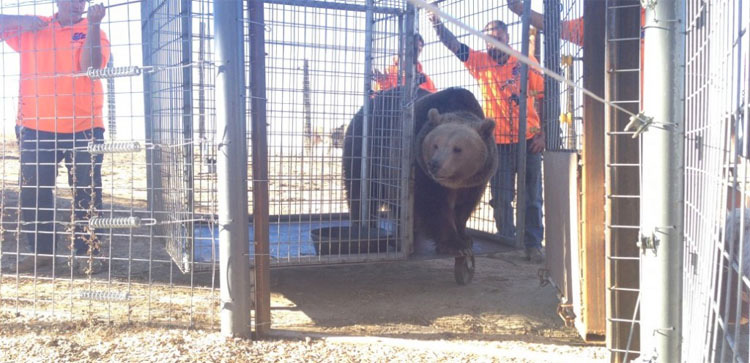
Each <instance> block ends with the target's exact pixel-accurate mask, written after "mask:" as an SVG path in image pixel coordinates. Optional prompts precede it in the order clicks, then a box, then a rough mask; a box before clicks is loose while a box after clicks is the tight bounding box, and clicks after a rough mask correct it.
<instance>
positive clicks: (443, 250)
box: [435, 244, 459, 256]
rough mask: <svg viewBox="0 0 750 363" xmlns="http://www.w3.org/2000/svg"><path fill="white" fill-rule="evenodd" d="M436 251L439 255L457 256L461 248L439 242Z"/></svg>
mask: <svg viewBox="0 0 750 363" xmlns="http://www.w3.org/2000/svg"><path fill="white" fill-rule="evenodd" d="M435 251H436V252H437V254H438V255H450V256H455V255H458V254H459V250H458V249H457V248H454V247H451V246H446V245H444V244H438V245H437V246H436V247H435Z"/></svg>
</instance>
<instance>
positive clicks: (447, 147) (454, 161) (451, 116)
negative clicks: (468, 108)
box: [419, 108, 497, 189]
mask: <svg viewBox="0 0 750 363" xmlns="http://www.w3.org/2000/svg"><path fill="white" fill-rule="evenodd" d="M427 117H428V124H427V126H428V127H429V131H427V133H426V135H424V138H423V139H422V145H421V150H420V151H421V153H420V154H421V155H420V156H419V157H420V159H421V160H419V163H420V165H421V166H422V168H423V169H424V171H425V173H427V174H428V175H429V176H430V177H431V178H432V179H434V180H435V181H436V182H438V183H439V184H441V185H443V186H445V187H448V188H454V189H457V188H466V187H472V186H475V185H478V184H481V183H486V182H487V180H488V179H489V177H490V176H491V175H492V174H493V173H494V170H495V169H496V163H497V156H496V155H495V153H496V149H495V145H494V139H493V130H494V129H495V122H494V121H493V120H488V119H481V118H479V117H477V116H476V115H474V114H472V113H468V112H447V113H444V114H440V113H439V112H438V110H437V109H434V108H433V109H430V110H429V111H428V113H427Z"/></svg>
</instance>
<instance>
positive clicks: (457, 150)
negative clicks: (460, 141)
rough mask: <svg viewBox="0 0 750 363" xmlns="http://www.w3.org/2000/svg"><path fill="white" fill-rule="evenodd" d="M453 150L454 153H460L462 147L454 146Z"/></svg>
mask: <svg viewBox="0 0 750 363" xmlns="http://www.w3.org/2000/svg"><path fill="white" fill-rule="evenodd" d="M453 152H454V153H460V152H461V148H460V147H454V148H453Z"/></svg>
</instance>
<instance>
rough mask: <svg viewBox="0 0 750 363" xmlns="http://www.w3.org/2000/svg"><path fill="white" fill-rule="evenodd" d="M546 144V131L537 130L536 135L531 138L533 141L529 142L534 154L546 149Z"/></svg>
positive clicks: (530, 149)
mask: <svg viewBox="0 0 750 363" xmlns="http://www.w3.org/2000/svg"><path fill="white" fill-rule="evenodd" d="M544 144H545V138H544V132H537V133H536V135H534V137H532V138H531V143H530V144H529V151H531V152H532V153H534V154H537V153H540V152H542V151H544Z"/></svg>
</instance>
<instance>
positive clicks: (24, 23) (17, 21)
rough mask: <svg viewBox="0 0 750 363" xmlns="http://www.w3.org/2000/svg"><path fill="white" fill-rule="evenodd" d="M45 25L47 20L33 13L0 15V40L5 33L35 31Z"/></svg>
mask: <svg viewBox="0 0 750 363" xmlns="http://www.w3.org/2000/svg"><path fill="white" fill-rule="evenodd" d="M46 27H47V22H45V21H44V20H42V19H41V18H38V17H36V16H33V15H0V40H2V38H4V37H5V34H6V33H19V34H20V33H24V32H35V31H39V30H42V29H44V28H46Z"/></svg>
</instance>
